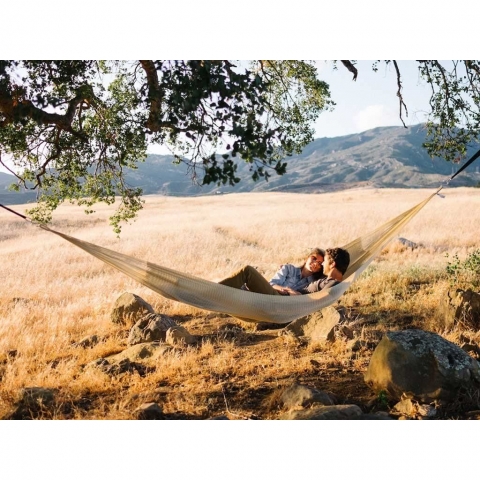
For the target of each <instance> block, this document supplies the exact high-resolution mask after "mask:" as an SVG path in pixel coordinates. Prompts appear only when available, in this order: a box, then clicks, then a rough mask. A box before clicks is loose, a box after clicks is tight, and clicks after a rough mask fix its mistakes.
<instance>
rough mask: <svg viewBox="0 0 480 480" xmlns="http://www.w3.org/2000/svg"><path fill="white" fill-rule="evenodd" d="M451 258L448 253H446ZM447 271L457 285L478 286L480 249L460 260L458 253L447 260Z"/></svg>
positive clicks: (479, 283)
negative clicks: (450, 259)
mask: <svg viewBox="0 0 480 480" xmlns="http://www.w3.org/2000/svg"><path fill="white" fill-rule="evenodd" d="M445 256H446V257H447V258H449V255H448V253H447V254H446V255H445ZM446 272H447V275H448V277H449V278H450V282H451V283H452V284H455V285H461V286H466V287H473V288H477V287H479V286H480V249H477V250H475V251H473V252H471V253H470V254H468V255H467V258H466V259H465V260H460V258H459V257H458V255H457V254H455V255H454V256H453V258H452V261H449V262H447V266H446Z"/></svg>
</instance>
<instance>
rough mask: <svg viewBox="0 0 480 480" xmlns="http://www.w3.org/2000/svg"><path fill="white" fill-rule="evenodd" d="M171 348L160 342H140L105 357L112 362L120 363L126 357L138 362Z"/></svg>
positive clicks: (159, 354) (156, 356)
mask: <svg viewBox="0 0 480 480" xmlns="http://www.w3.org/2000/svg"><path fill="white" fill-rule="evenodd" d="M170 350H172V347H171V346H169V345H165V344H161V343H158V342H150V343H140V344H138V345H134V346H132V347H130V348H127V349H125V350H123V352H120V353H116V354H114V355H110V356H108V357H105V360H107V361H108V363H110V364H112V363H118V362H121V361H122V360H125V359H128V360H130V362H137V361H139V360H144V359H145V358H158V357H160V356H162V355H164V354H165V353H167V352H169V351H170Z"/></svg>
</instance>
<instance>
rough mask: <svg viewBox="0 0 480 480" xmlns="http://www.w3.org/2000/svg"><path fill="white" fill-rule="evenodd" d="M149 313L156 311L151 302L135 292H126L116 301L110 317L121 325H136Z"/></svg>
mask: <svg viewBox="0 0 480 480" xmlns="http://www.w3.org/2000/svg"><path fill="white" fill-rule="evenodd" d="M147 313H154V312H153V308H152V306H151V305H150V304H149V303H147V302H146V301H145V300H144V299H143V298H141V297H139V296H138V295H135V294H134V293H128V292H125V293H123V294H122V295H120V296H119V297H118V298H117V300H116V301H115V305H114V306H113V310H112V313H111V315H110V318H111V320H112V322H113V323H117V324H119V325H134V324H135V323H136V322H137V321H138V320H139V319H140V318H141V317H143V316H145V314H147Z"/></svg>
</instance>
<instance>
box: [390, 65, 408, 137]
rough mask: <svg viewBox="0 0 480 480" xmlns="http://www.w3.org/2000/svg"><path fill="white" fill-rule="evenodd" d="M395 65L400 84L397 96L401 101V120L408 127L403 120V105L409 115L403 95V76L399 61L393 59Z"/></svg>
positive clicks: (398, 83)
mask: <svg viewBox="0 0 480 480" xmlns="http://www.w3.org/2000/svg"><path fill="white" fill-rule="evenodd" d="M393 65H394V67H395V71H396V72H397V85H398V90H397V97H398V101H399V103H400V120H401V121H402V123H403V126H404V127H405V128H407V126H406V125H405V122H404V121H403V116H402V107H405V114H406V115H407V117H408V110H407V106H406V105H405V102H404V101H403V95H402V81H401V76H400V69H399V68H398V65H397V61H396V60H393Z"/></svg>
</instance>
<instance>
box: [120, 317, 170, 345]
mask: <svg viewBox="0 0 480 480" xmlns="http://www.w3.org/2000/svg"><path fill="white" fill-rule="evenodd" d="M176 326H177V323H176V322H175V321H174V320H173V318H170V317H169V316H167V315H162V314H157V313H149V314H147V315H145V316H144V317H143V318H141V319H140V320H138V321H137V323H135V325H134V326H133V327H132V329H131V330H130V334H129V335H128V340H127V343H128V344H129V345H137V344H139V343H146V342H155V341H165V338H166V336H167V330H168V329H169V328H172V327H176Z"/></svg>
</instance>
